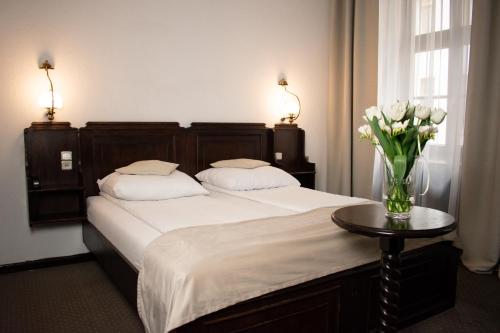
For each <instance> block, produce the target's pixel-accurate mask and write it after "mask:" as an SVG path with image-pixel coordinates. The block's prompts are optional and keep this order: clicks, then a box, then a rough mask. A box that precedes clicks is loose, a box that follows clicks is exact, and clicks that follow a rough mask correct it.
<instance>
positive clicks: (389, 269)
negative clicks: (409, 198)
mask: <svg viewBox="0 0 500 333" xmlns="http://www.w3.org/2000/svg"><path fill="white" fill-rule="evenodd" d="M332 220H333V222H335V224H337V225H338V226H339V227H341V228H343V229H346V230H348V231H350V232H353V233H357V234H360V235H364V236H369V237H379V239H380V249H381V250H382V254H381V259H380V291H379V308H380V311H379V327H378V330H377V332H383V333H386V332H391V333H392V332H397V330H398V328H399V326H400V322H399V321H400V318H399V317H400V316H401V312H402V311H403V308H402V307H400V305H401V304H400V303H401V300H402V299H403V298H404V296H405V294H403V293H402V285H404V284H405V283H407V281H405V280H404V279H403V276H402V270H401V252H402V251H403V249H404V242H405V239H406V238H433V237H437V236H440V235H444V234H446V233H449V232H451V231H453V230H454V229H455V227H456V223H455V218H454V217H453V216H451V215H449V214H447V213H444V212H441V211H438V210H435V209H430V208H425V207H416V206H415V207H413V209H412V211H411V218H410V219H408V220H404V221H396V220H392V219H390V218H388V217H386V216H385V208H384V206H382V205H381V204H374V205H359V206H348V207H343V208H340V209H337V210H336V211H334V212H333V214H332ZM421 300H422V299H421Z"/></svg>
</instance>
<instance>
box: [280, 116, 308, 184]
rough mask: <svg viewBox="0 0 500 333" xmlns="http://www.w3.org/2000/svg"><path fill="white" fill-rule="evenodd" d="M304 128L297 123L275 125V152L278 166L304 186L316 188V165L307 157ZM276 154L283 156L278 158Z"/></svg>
mask: <svg viewBox="0 0 500 333" xmlns="http://www.w3.org/2000/svg"><path fill="white" fill-rule="evenodd" d="M304 141H305V135H304V130H303V129H301V128H298V127H297V125H296V124H291V125H290V124H276V125H275V126H274V153H275V163H276V166H277V167H279V168H281V169H283V170H285V171H286V172H288V173H289V174H291V175H292V176H294V177H295V178H297V180H298V181H299V182H300V184H301V185H302V187H307V188H310V189H313V190H314V188H315V178H316V166H315V164H314V163H310V162H309V161H307V160H306V159H305V148H304V144H305V142H304ZM276 154H278V155H279V157H281V158H277V156H276Z"/></svg>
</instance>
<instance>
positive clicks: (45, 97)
mask: <svg viewBox="0 0 500 333" xmlns="http://www.w3.org/2000/svg"><path fill="white" fill-rule="evenodd" d="M38 105H40V107H41V108H51V107H52V94H51V92H50V91H46V92H45V93H43V94H42V95H40V98H39V99H38ZM62 107H63V100H62V98H61V95H59V94H58V93H57V92H56V91H54V108H55V109H61V108H62Z"/></svg>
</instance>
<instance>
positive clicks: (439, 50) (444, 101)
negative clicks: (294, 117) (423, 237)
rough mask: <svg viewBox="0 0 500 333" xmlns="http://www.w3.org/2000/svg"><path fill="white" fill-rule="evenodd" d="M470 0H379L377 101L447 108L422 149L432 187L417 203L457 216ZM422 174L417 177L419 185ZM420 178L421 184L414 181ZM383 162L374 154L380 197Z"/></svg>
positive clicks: (375, 184) (375, 185)
mask: <svg viewBox="0 0 500 333" xmlns="http://www.w3.org/2000/svg"><path fill="white" fill-rule="evenodd" d="M471 14H472V0H401V1H393V0H380V2H379V61H378V66H379V69H378V71H379V72H378V87H379V89H378V104H379V105H383V106H384V107H388V106H390V105H391V104H393V103H394V102H395V101H397V100H410V101H412V102H413V103H417V104H423V105H427V106H436V107H441V108H443V109H444V110H446V111H447V112H448V116H447V118H446V121H444V122H443V123H442V124H441V125H439V132H438V135H437V138H436V140H435V141H434V142H433V143H432V144H428V145H427V146H426V148H425V150H424V152H423V154H424V157H425V158H426V160H427V162H428V164H429V171H430V178H431V181H430V188H429V191H428V193H427V194H426V195H425V196H420V195H417V198H416V204H417V205H421V206H427V207H433V208H437V209H440V210H444V211H448V212H450V213H451V214H452V215H454V216H457V212H458V193H459V188H460V165H461V154H462V143H463V130H464V115H465V106H466V105H465V104H466V103H465V98H466V89H467V72H468V59H469V45H470V23H471ZM424 176H426V175H421V176H420V177H417V190H418V189H419V188H420V189H421V188H422V187H423V186H422V185H423V179H424V178H425V177H424ZM418 181H420V186H419V184H418ZM381 184H382V166H381V162H380V159H379V158H378V156H377V157H376V160H375V168H374V177H373V197H374V198H375V199H380V198H381V187H382V186H381Z"/></svg>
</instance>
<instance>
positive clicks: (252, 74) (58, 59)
mask: <svg viewBox="0 0 500 333" xmlns="http://www.w3.org/2000/svg"><path fill="white" fill-rule="evenodd" d="M328 21H329V0H205V1H202V0H177V1H174V0H155V1H153V0H149V1H136V0H135V1H132V0H127V1H124V0H81V1H76V0H73V1H68V0H59V1H58V0H44V1H42V0H31V1H27V0H2V1H1V3H0V43H1V44H0V82H1V86H0V101H1V104H0V124H1V132H0V157H1V164H0V181H1V183H0V184H1V187H0V195H1V197H0V199H1V200H0V208H1V211H0V264H6V263H12V262H20V261H25V260H33V259H39V258H46V257H53V256H63V255H70V254H75V253H80V252H86V248H85V246H84V245H83V243H82V241H81V230H80V227H78V226H67V227H50V228H38V229H30V228H29V226H28V221H27V206H26V185H25V172H24V145H23V136H22V130H23V128H25V127H28V126H29V124H30V123H31V122H32V121H42V120H43V111H42V110H41V109H40V108H39V107H38V106H37V99H38V96H39V95H40V93H41V92H42V91H44V90H45V89H47V81H46V79H45V77H44V74H43V72H42V71H41V70H39V69H38V68H37V64H38V62H39V60H41V59H43V58H45V57H47V56H48V57H49V58H50V59H51V60H53V61H54V63H55V67H56V69H55V71H53V72H52V75H53V78H54V82H55V87H56V90H58V91H60V93H61V95H62V97H63V99H64V102H65V107H64V109H63V110H61V111H60V112H58V113H57V114H56V120H59V121H70V122H71V123H72V124H73V126H75V127H80V126H83V125H84V124H85V122H86V121H92V120H93V121H97V120H102V121H110V120H122V121H134V120H135V121H179V122H180V123H181V125H184V126H186V125H188V124H189V123H190V122H192V121H238V122H265V123H267V124H268V126H273V124H274V123H275V122H277V121H278V119H279V115H278V114H277V113H276V110H275V105H274V104H275V96H276V88H277V86H276V83H277V80H278V77H279V75H280V73H285V74H286V76H287V78H288V81H289V84H290V86H289V88H290V90H292V91H294V92H296V93H297V94H298V95H299V96H300V97H301V100H302V104H303V114H302V115H301V117H300V119H299V125H300V126H301V127H302V128H304V129H305V131H306V151H307V154H308V155H309V157H310V160H311V161H313V162H316V165H317V170H318V176H317V183H318V186H319V188H324V187H325V171H326V170H325V163H326V160H325V155H326V146H325V141H324V137H325V131H326V127H325V126H326V125H325V119H326V108H327V89H328V87H327V83H328V81H327V73H328V36H329V22H328Z"/></svg>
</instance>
